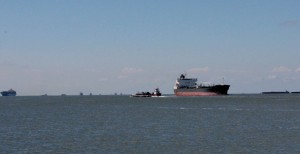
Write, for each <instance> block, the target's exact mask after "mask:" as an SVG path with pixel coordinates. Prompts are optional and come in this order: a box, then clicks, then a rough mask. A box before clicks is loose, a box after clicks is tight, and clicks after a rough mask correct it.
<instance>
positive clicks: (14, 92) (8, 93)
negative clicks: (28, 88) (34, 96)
mask: <svg viewBox="0 0 300 154" xmlns="http://www.w3.org/2000/svg"><path fill="white" fill-rule="evenodd" d="M1 95H2V96H16V95H17V93H16V91H14V90H12V89H9V90H7V91H2V92H1Z"/></svg>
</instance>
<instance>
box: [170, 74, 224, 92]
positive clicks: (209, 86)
mask: <svg viewBox="0 0 300 154" xmlns="http://www.w3.org/2000/svg"><path fill="white" fill-rule="evenodd" d="M229 87H230V85H226V84H213V83H201V84H199V85H198V84H197V78H186V75H184V74H181V75H180V77H179V78H177V80H176V83H175V86H174V93H175V95H176V96H215V95H227V93H228V90H229Z"/></svg>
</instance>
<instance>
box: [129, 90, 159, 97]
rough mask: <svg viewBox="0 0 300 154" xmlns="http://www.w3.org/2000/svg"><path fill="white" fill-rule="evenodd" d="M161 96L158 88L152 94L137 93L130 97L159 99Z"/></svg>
mask: <svg viewBox="0 0 300 154" xmlns="http://www.w3.org/2000/svg"><path fill="white" fill-rule="evenodd" d="M159 96H161V92H160V91H159V89H158V88H156V89H155V90H154V92H152V93H150V92H138V93H136V94H134V95H131V97H159Z"/></svg>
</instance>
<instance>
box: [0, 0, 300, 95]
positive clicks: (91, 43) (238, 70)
mask: <svg viewBox="0 0 300 154" xmlns="http://www.w3.org/2000/svg"><path fill="white" fill-rule="evenodd" d="M0 55H1V56H0V91H3V90H8V89H10V88H12V89H14V90H16V91H17V93H18V95H24V96H26V95H42V94H48V95H60V94H62V93H64V94H68V95H78V94H79V93H80V92H83V93H84V94H89V93H92V94H114V93H123V94H132V93H136V92H138V91H152V90H154V89H155V88H160V90H161V92H162V93H164V94H172V93H173V86H174V83H175V80H176V78H177V77H179V75H180V74H181V73H186V74H187V76H188V77H194V78H198V82H207V81H209V82H214V83H222V82H223V78H224V81H225V83H227V84H230V85H231V87H230V89H229V93H231V94H235V93H260V92H262V91H285V90H288V91H300V60H299V59H300V1H299V0H243V1H241V0H227V1H223V0H184V1H183V0H147V1H146V0H144V1H143V0H106V1H104V0H26V1H24V0H0Z"/></svg>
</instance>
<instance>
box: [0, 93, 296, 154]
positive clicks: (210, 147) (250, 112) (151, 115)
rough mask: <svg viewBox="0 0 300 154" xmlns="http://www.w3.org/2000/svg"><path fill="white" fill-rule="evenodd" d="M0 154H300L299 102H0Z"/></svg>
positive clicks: (290, 98)
mask: <svg viewBox="0 0 300 154" xmlns="http://www.w3.org/2000/svg"><path fill="white" fill-rule="evenodd" d="M0 153H300V95H299V94H288V95H287V94H283V95H281V94H278V95H228V96H216V97H174V96H170V97H162V98H131V97H129V96H36V97H29V96H27V97H22V96H17V97H0Z"/></svg>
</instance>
